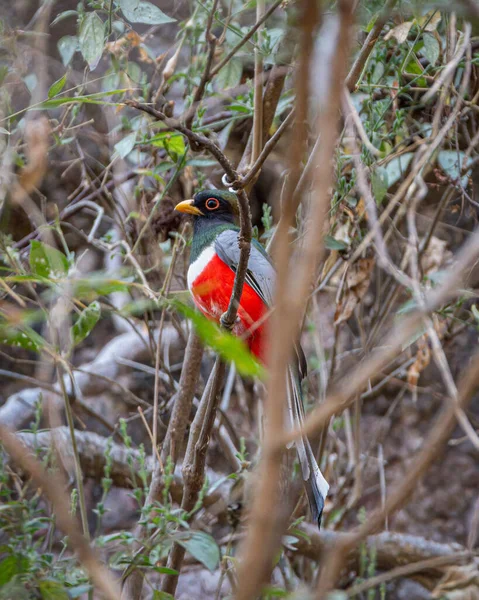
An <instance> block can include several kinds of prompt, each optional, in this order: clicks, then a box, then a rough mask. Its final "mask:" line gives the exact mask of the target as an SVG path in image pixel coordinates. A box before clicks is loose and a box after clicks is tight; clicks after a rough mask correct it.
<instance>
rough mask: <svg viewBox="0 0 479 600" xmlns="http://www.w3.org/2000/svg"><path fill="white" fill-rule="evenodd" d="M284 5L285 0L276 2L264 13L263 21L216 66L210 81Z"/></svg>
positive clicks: (257, 23) (255, 25) (256, 24)
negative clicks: (279, 7)
mask: <svg viewBox="0 0 479 600" xmlns="http://www.w3.org/2000/svg"><path fill="white" fill-rule="evenodd" d="M282 3H283V0H276V2H275V3H274V4H272V5H271V6H270V8H269V9H268V10H267V11H266V12H265V13H264V15H263V16H262V17H261V19H259V20H258V21H256V23H255V24H254V25H253V27H252V28H251V29H250V30H249V31H248V33H247V34H246V35H245V36H244V38H242V39H241V40H240V41H239V42H238V43H237V44H236V46H235V47H234V48H233V49H232V50H231V52H229V53H228V55H227V56H225V58H224V59H223V60H222V61H221V62H220V63H219V64H217V65H216V67H215V68H214V69H213V70H212V71H211V73H210V79H213V77H214V76H215V75H216V74H217V73H219V71H221V69H222V68H223V67H224V66H225V65H226V64H227V63H229V61H230V60H231V59H232V58H233V56H234V55H235V54H236V53H237V52H238V50H239V49H240V48H242V47H243V46H244V45H245V44H246V42H247V41H248V40H250V39H251V38H252V37H253V35H254V34H255V33H256V31H258V29H259V28H260V27H261V25H262V24H263V23H264V22H265V21H266V19H268V18H269V17H270V16H271V15H272V14H273V13H274V11H275V10H276V9H277V8H278V6H280V5H281V4H282Z"/></svg>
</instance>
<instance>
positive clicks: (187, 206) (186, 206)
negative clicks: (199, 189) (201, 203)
mask: <svg viewBox="0 0 479 600" xmlns="http://www.w3.org/2000/svg"><path fill="white" fill-rule="evenodd" d="M193 203H194V200H183V202H180V203H179V204H177V205H176V206H175V210H177V211H179V212H182V213H188V214H189V215H197V216H198V215H199V216H202V215H203V213H202V212H201V210H200V209H199V208H196V206H193Z"/></svg>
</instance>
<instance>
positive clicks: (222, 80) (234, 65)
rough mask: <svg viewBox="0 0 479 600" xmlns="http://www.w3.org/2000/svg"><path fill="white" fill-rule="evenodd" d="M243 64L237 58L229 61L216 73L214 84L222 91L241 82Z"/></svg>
mask: <svg viewBox="0 0 479 600" xmlns="http://www.w3.org/2000/svg"><path fill="white" fill-rule="evenodd" d="M242 74H243V62H242V61H241V59H239V58H233V59H231V60H230V61H229V62H228V63H227V64H226V65H225V66H224V67H223V68H222V69H221V71H220V72H219V73H218V77H217V79H216V82H217V84H218V87H219V88H221V89H222V90H227V89H229V88H232V87H235V86H237V85H238V84H239V82H240V81H241V76H242Z"/></svg>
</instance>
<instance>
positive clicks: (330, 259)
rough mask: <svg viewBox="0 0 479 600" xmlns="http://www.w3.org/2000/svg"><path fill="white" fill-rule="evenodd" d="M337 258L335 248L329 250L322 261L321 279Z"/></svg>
mask: <svg viewBox="0 0 479 600" xmlns="http://www.w3.org/2000/svg"><path fill="white" fill-rule="evenodd" d="M338 258H339V252H338V251H337V250H331V252H330V253H329V256H328V258H327V259H326V261H325V263H324V266H323V270H322V272H321V281H323V280H324V278H325V277H326V275H327V274H328V273H329V271H331V269H332V268H333V267H334V265H335V264H336V261H337V260H338Z"/></svg>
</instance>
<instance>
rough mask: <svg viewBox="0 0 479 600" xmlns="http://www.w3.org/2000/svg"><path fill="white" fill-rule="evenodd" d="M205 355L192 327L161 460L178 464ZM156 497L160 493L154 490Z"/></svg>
mask: <svg viewBox="0 0 479 600" xmlns="http://www.w3.org/2000/svg"><path fill="white" fill-rule="evenodd" d="M202 357H203V344H202V343H201V340H200V338H199V337H198V335H197V334H196V332H195V331H194V330H193V329H192V330H191V332H190V336H189V338H188V344H187V346H186V350H185V359H184V364H185V367H184V368H183V369H182V371H181V375H180V382H179V387H178V392H177V394H176V397H175V403H174V405H173V409H172V411H171V416H170V422H169V424H168V430H167V432H166V436H165V439H164V440H163V447H162V449H161V460H162V462H163V463H164V462H166V459H167V458H168V456H171V459H172V461H173V464H175V465H176V463H177V461H178V458H179V457H180V455H181V453H182V451H183V445H184V437H185V432H186V427H187V426H188V422H189V418H190V414H191V407H192V406H193V398H194V395H195V391H196V386H197V384H198V379H199V375H200V367H201V359H202ZM153 495H154V497H158V495H157V494H156V493H155V492H153Z"/></svg>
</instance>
